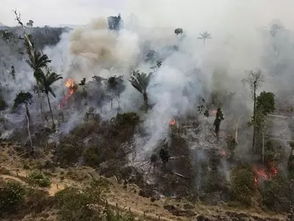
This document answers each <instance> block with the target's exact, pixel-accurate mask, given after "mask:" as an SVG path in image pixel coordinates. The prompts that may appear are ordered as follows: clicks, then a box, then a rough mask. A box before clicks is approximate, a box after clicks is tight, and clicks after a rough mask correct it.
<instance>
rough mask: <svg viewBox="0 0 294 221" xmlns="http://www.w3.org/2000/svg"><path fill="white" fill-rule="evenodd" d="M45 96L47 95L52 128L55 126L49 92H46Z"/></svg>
mask: <svg viewBox="0 0 294 221" xmlns="http://www.w3.org/2000/svg"><path fill="white" fill-rule="evenodd" d="M46 96H47V101H48V106H49V110H50V115H51V120H52V128H53V129H54V128H55V123H54V117H53V111H52V108H51V103H50V99H49V94H48V93H46Z"/></svg>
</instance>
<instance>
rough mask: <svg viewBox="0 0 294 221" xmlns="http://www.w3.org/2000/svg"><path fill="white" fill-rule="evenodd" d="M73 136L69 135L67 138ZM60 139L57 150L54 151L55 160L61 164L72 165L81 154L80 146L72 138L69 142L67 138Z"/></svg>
mask: <svg viewBox="0 0 294 221" xmlns="http://www.w3.org/2000/svg"><path fill="white" fill-rule="evenodd" d="M70 138H72V139H73V137H69V139H70ZM69 139H67V140H64V141H62V142H61V143H60V144H59V145H58V150H57V152H56V156H57V160H58V161H59V162H60V163H61V164H62V165H63V166H65V165H73V164H74V163H76V162H77V161H78V159H79V157H80V156H81V148H80V146H79V145H78V144H77V143H76V144H74V142H75V140H74V139H73V140H72V141H71V142H69V141H68V140H69Z"/></svg>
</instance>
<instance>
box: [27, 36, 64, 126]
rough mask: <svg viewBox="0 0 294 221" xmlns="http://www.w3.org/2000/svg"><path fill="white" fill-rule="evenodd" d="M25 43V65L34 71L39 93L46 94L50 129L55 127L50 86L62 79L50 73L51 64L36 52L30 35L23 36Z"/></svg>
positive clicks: (44, 56) (46, 58) (43, 55)
mask: <svg viewBox="0 0 294 221" xmlns="http://www.w3.org/2000/svg"><path fill="white" fill-rule="evenodd" d="M24 41H25V47H26V51H27V54H28V57H29V59H28V60H27V63H28V64H29V65H30V67H31V68H32V69H33V70H34V77H35V79H36V82H37V86H38V88H39V90H40V91H42V92H43V93H45V94H46V96H47V101H48V106H49V110H50V114H51V119H52V127H53V128H54V127H55V124H54V117H53V111H52V108H51V103H50V98H49V93H50V94H51V95H52V96H53V97H55V93H54V92H53V90H52V88H51V85H52V84H53V83H54V82H55V81H57V80H60V79H62V77H61V76H60V75H58V74H56V73H55V72H51V71H50V70H49V68H48V66H47V65H48V63H50V62H51V60H49V58H48V56H47V55H46V54H42V53H41V52H40V51H38V50H37V49H36V48H35V46H34V43H33V41H32V37H31V36H30V35H27V34H25V36H24Z"/></svg>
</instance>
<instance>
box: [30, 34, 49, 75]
mask: <svg viewBox="0 0 294 221" xmlns="http://www.w3.org/2000/svg"><path fill="white" fill-rule="evenodd" d="M24 44H25V47H26V51H27V54H28V57H29V59H28V60H27V63H28V64H29V65H30V67H31V68H32V69H33V70H34V76H35V77H36V75H37V74H38V72H41V71H42V68H46V67H47V65H48V63H50V62H51V60H49V58H48V56H47V55H46V54H42V53H41V52H40V51H38V50H37V49H36V48H35V45H34V43H33V41H32V36H31V35H27V34H25V36H24Z"/></svg>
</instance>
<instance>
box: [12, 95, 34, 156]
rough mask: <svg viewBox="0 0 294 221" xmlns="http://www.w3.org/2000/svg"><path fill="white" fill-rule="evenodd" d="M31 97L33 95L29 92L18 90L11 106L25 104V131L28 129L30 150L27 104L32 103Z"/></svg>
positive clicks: (29, 116)
mask: <svg viewBox="0 0 294 221" xmlns="http://www.w3.org/2000/svg"><path fill="white" fill-rule="evenodd" d="M32 98H33V95H32V94H31V93H29V92H26V93H25V92H20V93H18V94H17V95H16V98H15V99H14V105H13V108H14V109H15V108H17V107H19V106H20V105H23V104H24V106H25V110H26V120H27V131H28V136H29V140H30V146H31V151H32V152H33V151H34V149H33V142H32V136H31V129H30V127H31V126H30V125H31V115H30V112H29V108H28V105H29V104H31V103H32Z"/></svg>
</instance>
